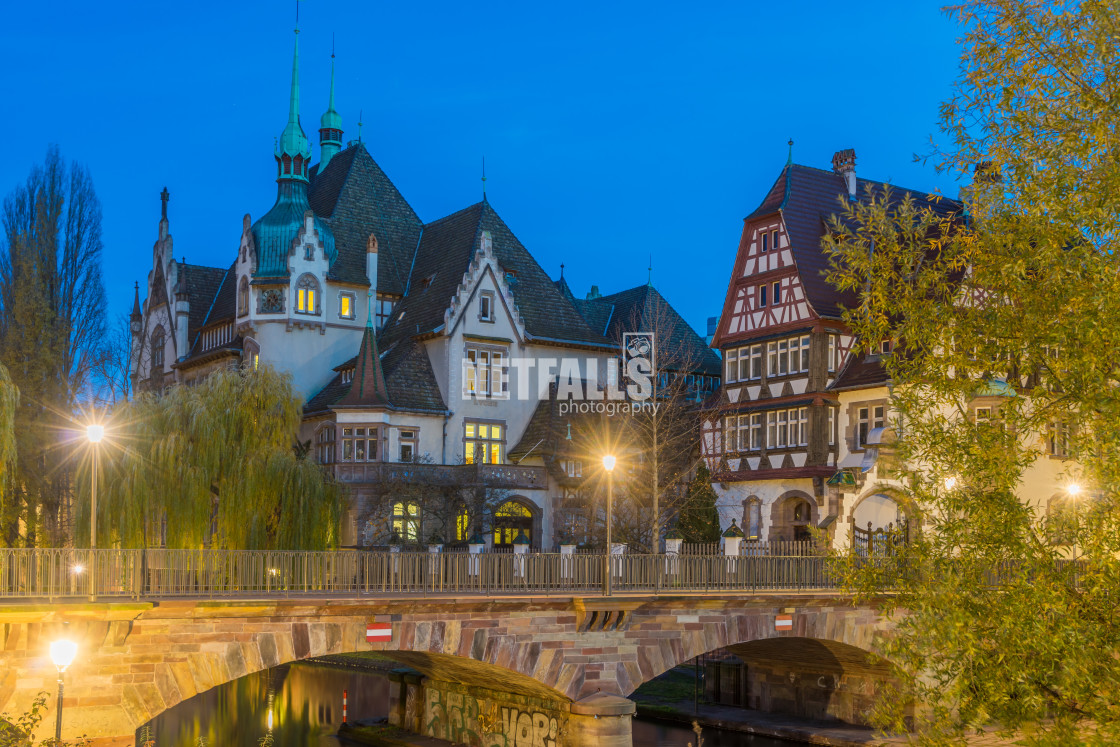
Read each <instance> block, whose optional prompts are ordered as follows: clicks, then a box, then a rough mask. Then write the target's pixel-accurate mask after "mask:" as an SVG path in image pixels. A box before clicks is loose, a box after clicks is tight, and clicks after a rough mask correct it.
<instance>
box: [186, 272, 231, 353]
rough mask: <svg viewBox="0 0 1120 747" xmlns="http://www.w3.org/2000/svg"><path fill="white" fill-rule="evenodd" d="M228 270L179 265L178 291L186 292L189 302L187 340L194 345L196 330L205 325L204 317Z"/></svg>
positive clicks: (208, 311)
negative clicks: (184, 290)
mask: <svg viewBox="0 0 1120 747" xmlns="http://www.w3.org/2000/svg"><path fill="white" fill-rule="evenodd" d="M227 272H229V270H224V269H222V268H220V267H206V266H205V265H191V264H186V263H184V264H181V265H179V286H178V291H179V292H182V290H183V289H186V291H187V300H188V301H189V302H190V315H189V316H188V318H187V319H188V321H187V340H189V341H190V342H191V344H193V343H194V338H195V335H197V334H198V330H199V329H200V328H201V327H203V326H204V325H205V324H206V317H207V315H208V314H209V313H210V308H211V306H212V305H213V304H214V298H215V296H217V295H218V290H219V289H220V288H221V287H222V280H223V279H224V278H225V276H226V273H227Z"/></svg>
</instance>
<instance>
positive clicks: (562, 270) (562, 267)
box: [560, 262, 564, 280]
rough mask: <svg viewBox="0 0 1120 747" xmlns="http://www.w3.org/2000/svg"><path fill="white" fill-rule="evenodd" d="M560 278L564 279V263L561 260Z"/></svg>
mask: <svg viewBox="0 0 1120 747" xmlns="http://www.w3.org/2000/svg"><path fill="white" fill-rule="evenodd" d="M560 279H561V280H563V279H564V263H563V262H561V263H560Z"/></svg>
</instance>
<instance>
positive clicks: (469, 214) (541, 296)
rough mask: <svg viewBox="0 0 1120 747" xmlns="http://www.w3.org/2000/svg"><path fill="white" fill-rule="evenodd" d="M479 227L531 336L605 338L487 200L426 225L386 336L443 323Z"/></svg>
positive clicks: (416, 331) (596, 341)
mask: <svg viewBox="0 0 1120 747" xmlns="http://www.w3.org/2000/svg"><path fill="white" fill-rule="evenodd" d="M333 163H334V159H332V160H331V165H333ZM329 167H330V166H329V165H328V168H329ZM483 231H489V232H490V236H491V238H492V240H493V247H494V256H495V257H496V258H497V260H498V264H499V265H500V266H501V268H502V270H503V271H505V272H507V273H512V274H513V281H512V283H511V285H510V289H511V291H512V293H513V299H514V303H515V304H516V305H517V310H518V312H519V314H520V316H521V320H522V321H523V322H524V324H525V329H526V331H527V332H528V333H529V334H530V335H531V336H533V337H537V338H548V339H551V340H563V341H566V342H573V343H586V344H593V345H606V344H609V341H608V340H606V339H605V338H604V337H603V336H602V335H601V334H599V333H597V332H595V331H593V330H592V329H591V328H590V327H589V326H588V325H587V322H586V320H585V319H584V318H583V316H581V315H580V313H579V311H577V310H576V308H575V306H574V305H573V302H572V301H571V300H570V299H569V298H568V296H566V295H565V294H564V293H563V292H561V290H559V289H558V288H557V287H556V285H555V284H554V283H553V282H552V280H551V279H550V278H549V277H548V275H547V274H546V273H545V271H544V270H543V269H541V266H540V265H539V264H537V261H536V260H535V259H533V257H532V255H530V254H529V252H528V250H527V249H525V247H524V246H523V245H522V244H521V242H520V241H518V240H517V237H516V236H514V235H513V232H512V231H510V230H509V227H508V226H506V224H505V222H504V221H502V219H501V218H500V217H499V216H498V214H497V213H496V212H495V211H494V209H493V208H492V207H491V206H490V203H488V202H486V201H483V202H480V203H477V204H475V205H472V206H470V207H468V208H465V209H463V210H460V211H459V212H457V213H452V214H451V215H449V216H447V217H445V218H441V219H439V220H437V221H434V222H432V223H428V224H427V225H425V226H424V232H423V236H422V237H421V240H420V248H419V251H418V252H417V255H416V262H415V265H414V267H413V269H412V273H411V281H410V285H409V288H408V294H407V295H406V296H405V297H404V299H402V300H401V302H400V303H399V304H398V305H397V308H396V309H394V313H393V316H392V318H391V319H390V321H389V323H388V324H387V325H386V330H385V334H386V339H387V340H388V341H390V342H392V341H396V340H399V339H401V338H402V337H404V336H410V335H416V334H423V333H426V332H432V331H434V330H436V329H438V328H439V327H440V326H441V325H442V324H443V317H444V312H445V311H446V310H447V308H448V306H450V303H451V299H452V297H453V296H454V294H455V293H456V291H457V290H458V288H459V283H461V282H462V280H463V275H464V273H466V271H467V269H468V267H469V265H470V263H471V260H472V259H473V257H474V252H475V250H476V249H477V247H478V246H479V242H480V239H481V236H482V232H483ZM378 274H379V276H380V269H379V270H378ZM378 283H379V284H380V280H379V281H378ZM402 314H403V316H402Z"/></svg>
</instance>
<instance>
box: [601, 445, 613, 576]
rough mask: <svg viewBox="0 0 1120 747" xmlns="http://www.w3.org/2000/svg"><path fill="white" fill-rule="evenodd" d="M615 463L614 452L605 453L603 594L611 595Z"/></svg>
mask: <svg viewBox="0 0 1120 747" xmlns="http://www.w3.org/2000/svg"><path fill="white" fill-rule="evenodd" d="M614 463H615V458H614V455H612V454H604V455H603V469H605V470H606V471H607V557H606V568H607V572H606V574H605V575H604V576H603V595H604V596H608V597H609V596H610V595H611V524H612V523H614V522H613V519H614V507H613V503H614V477H613V475H614Z"/></svg>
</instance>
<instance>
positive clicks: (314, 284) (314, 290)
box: [296, 274, 319, 314]
mask: <svg viewBox="0 0 1120 747" xmlns="http://www.w3.org/2000/svg"><path fill="white" fill-rule="evenodd" d="M296 313H297V314H318V313H319V281H318V280H316V279H315V276H314V275H311V274H305V275H303V276H301V277H300V279H299V282H298V283H296Z"/></svg>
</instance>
